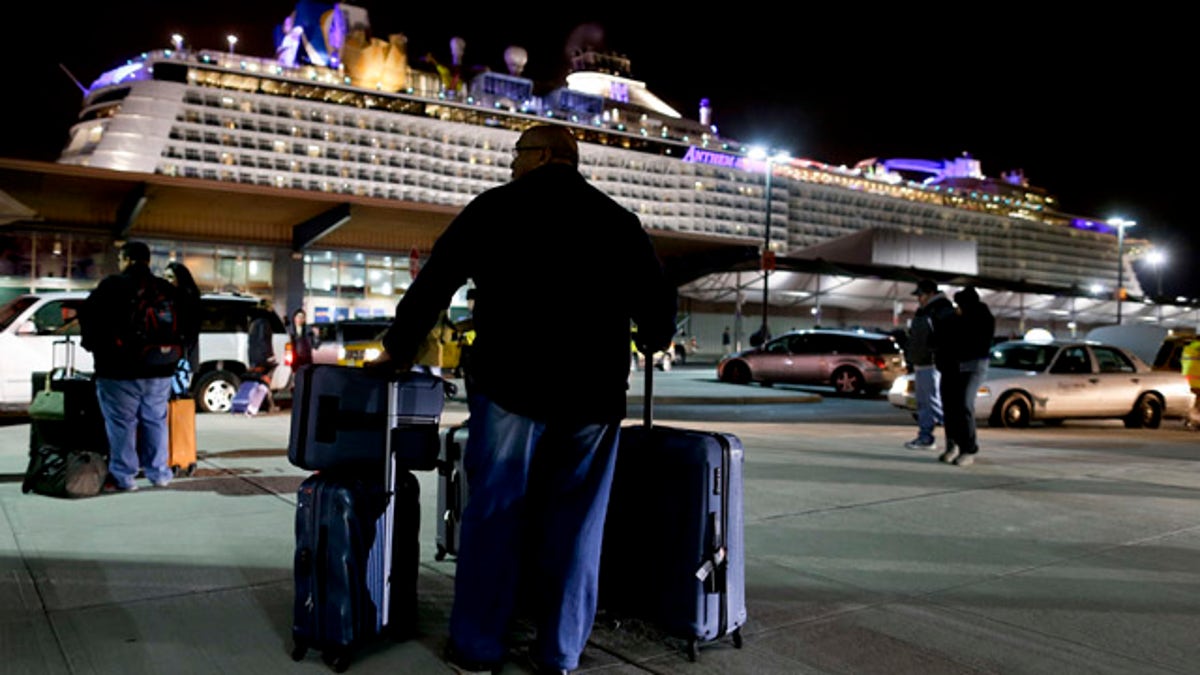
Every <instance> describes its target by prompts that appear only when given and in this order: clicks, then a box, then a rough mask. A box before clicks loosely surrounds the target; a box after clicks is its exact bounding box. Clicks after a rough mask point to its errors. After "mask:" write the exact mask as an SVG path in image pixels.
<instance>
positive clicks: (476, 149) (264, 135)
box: [179, 111, 507, 162]
mask: <svg viewBox="0 0 1200 675" xmlns="http://www.w3.org/2000/svg"><path fill="white" fill-rule="evenodd" d="M179 121H180V122H183V123H184V125H182V126H183V127H184V128H190V129H193V130H195V131H201V132H203V130H204V129H205V128H206V127H207V128H213V127H219V128H221V129H224V130H225V132H224V133H214V132H211V131H209V132H203V133H204V134H205V137H206V139H208V142H213V143H223V144H227V145H228V144H243V145H245V144H253V143H256V142H257V143H258V144H262V143H264V142H268V141H269V142H273V143H287V142H289V141H290V142H292V143H293V144H295V146H296V147H297V148H301V147H308V146H305V145H303V144H300V143H299V140H298V139H307V140H310V141H319V142H321V143H340V144H346V145H352V146H361V147H366V148H372V149H378V150H403V149H411V148H413V147H417V148H419V149H420V150H421V151H423V152H425V153H426V154H437V155H449V156H455V157H458V158H460V159H463V160H464V161H487V162H499V161H507V153H506V152H505V151H501V150H499V148H498V146H497V144H494V143H478V142H465V140H463V139H465V137H463V139H459V138H458V137H455V138H450V139H446V138H437V139H431V138H427V137H426V136H424V135H419V134H403V135H396V136H394V137H387V138H384V139H382V140H381V139H380V138H379V137H378V136H376V135H361V134H360V135H355V134H337V133H335V132H332V131H330V130H329V129H322V128H319V127H317V126H309V125H294V124H286V123H271V122H264V123H261V124H258V125H254V124H237V123H232V122H230V121H227V120H225V121H223V120H219V119H216V118H209V117H203V118H202V117H199V116H198V115H196V114H194V112H186V111H185V113H184V114H183V115H181V119H180V120H179ZM239 132H240V133H239ZM460 140H462V142H458V141H460Z"/></svg>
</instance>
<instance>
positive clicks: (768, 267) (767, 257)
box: [748, 147, 791, 344]
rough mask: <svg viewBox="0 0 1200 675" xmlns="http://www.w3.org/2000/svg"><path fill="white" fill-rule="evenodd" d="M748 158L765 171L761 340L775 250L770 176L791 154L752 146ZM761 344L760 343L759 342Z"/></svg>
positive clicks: (765, 327)
mask: <svg viewBox="0 0 1200 675" xmlns="http://www.w3.org/2000/svg"><path fill="white" fill-rule="evenodd" d="M748 156H749V157H750V159H755V160H759V161H761V162H764V165H763V166H764V170H765V171H766V181H765V183H764V187H763V192H764V196H765V197H766V200H767V204H766V207H767V208H766V216H767V224H766V227H764V228H763V254H762V273H763V292H762V328H761V329H760V330H761V333H760V335H761V336H762V341H763V342H766V341H767V307H768V302H769V297H770V285H769V283H768V281H767V280H768V278H769V277H770V274H771V271H772V270H774V269H775V251H774V250H773V249H772V248H771V176H772V174H773V173H774V170H773V169H772V165H774V164H779V163H783V162H788V161H790V160H791V155H789V154H788V153H786V152H776V153H775V154H770V153H769V152H767V150H766V149H765V148H762V147H754V148H751V149H750V153H749V155H748ZM760 344H761V343H760Z"/></svg>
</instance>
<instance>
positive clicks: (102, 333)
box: [79, 263, 186, 380]
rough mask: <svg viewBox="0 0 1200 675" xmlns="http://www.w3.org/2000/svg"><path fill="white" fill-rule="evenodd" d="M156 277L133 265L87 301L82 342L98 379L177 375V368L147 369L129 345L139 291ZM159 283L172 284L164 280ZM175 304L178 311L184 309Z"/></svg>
mask: <svg viewBox="0 0 1200 675" xmlns="http://www.w3.org/2000/svg"><path fill="white" fill-rule="evenodd" d="M153 277H154V274H153V273H152V272H151V271H150V268H149V267H147V266H146V265H142V264H138V263H134V264H131V265H129V266H128V267H126V268H125V271H124V272H121V273H119V274H110V275H109V276H107V277H105V278H104V279H103V280H101V281H100V284H99V285H98V286H96V288H95V290H93V291H92V292H91V293H90V294H89V295H88V297H87V300H86V301H84V303H83V307H82V309H81V310H80V313H79V330H80V340H79V342H80V345H81V346H82V347H83V348H84V349H86V350H88V351H89V352H91V353H92V359H93V362H94V365H95V375H96V377H104V378H109V379H113V380H137V379H142V378H148V377H170V376H171V375H172V374H174V372H175V364H173V363H172V364H169V365H165V366H159V367H151V366H147V365H145V364H144V363H143V362H142V357H141V354H140V352H138V351H136V350H133V349H130V348H129V344H128V335H129V332H130V325H131V317H132V314H133V308H134V299H135V297H136V295H137V289H138V288H139V287H140V286H141V285H142V284H144V283H150V282H151V281H152V278H153ZM158 281H161V282H162V283H164V284H169V282H168V281H166V280H165V279H159V280H158ZM176 302H177V309H182V308H181V307H179V305H178V300H177V301H176ZM185 311H186V310H185Z"/></svg>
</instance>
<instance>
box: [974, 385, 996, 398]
mask: <svg viewBox="0 0 1200 675" xmlns="http://www.w3.org/2000/svg"><path fill="white" fill-rule="evenodd" d="M975 394H976V395H977V396H991V395H992V388H991V387H989V386H987V385H986V384H981V385H979V389H978V390H977V391H976V392H975Z"/></svg>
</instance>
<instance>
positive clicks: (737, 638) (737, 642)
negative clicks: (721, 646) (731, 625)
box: [733, 628, 742, 649]
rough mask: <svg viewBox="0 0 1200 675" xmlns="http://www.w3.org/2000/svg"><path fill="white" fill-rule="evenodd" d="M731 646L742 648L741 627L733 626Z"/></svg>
mask: <svg viewBox="0 0 1200 675" xmlns="http://www.w3.org/2000/svg"><path fill="white" fill-rule="evenodd" d="M733 646H734V647H736V648H738V649H741V648H742V629H741V628H735V629H734V630H733Z"/></svg>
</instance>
